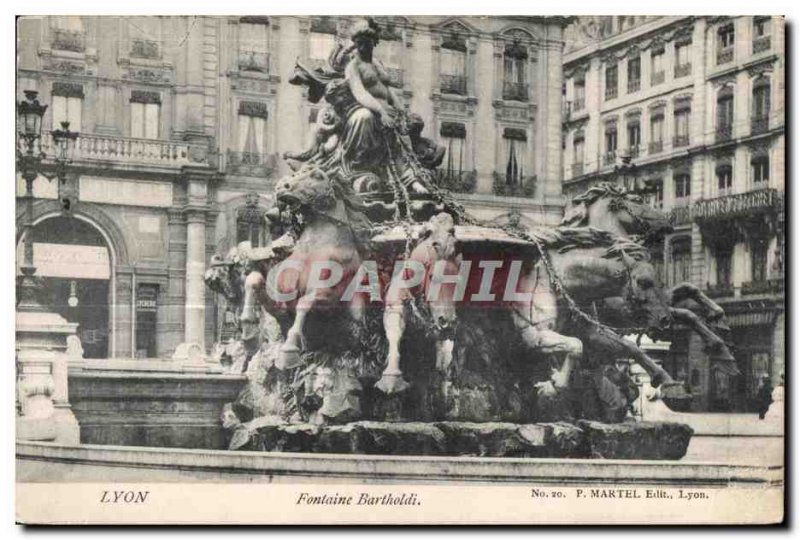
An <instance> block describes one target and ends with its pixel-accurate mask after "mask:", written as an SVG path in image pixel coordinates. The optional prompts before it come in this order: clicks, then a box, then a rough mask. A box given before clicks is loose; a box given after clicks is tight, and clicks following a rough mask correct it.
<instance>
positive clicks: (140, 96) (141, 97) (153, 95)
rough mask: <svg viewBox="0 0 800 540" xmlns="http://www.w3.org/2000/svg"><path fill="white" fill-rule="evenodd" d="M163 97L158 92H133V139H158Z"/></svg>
mask: <svg viewBox="0 0 800 540" xmlns="http://www.w3.org/2000/svg"><path fill="white" fill-rule="evenodd" d="M160 116H161V96H160V94H159V93H158V92H146V91H139V90H133V91H132V92H131V137H134V138H136V139H158V137H159V122H160Z"/></svg>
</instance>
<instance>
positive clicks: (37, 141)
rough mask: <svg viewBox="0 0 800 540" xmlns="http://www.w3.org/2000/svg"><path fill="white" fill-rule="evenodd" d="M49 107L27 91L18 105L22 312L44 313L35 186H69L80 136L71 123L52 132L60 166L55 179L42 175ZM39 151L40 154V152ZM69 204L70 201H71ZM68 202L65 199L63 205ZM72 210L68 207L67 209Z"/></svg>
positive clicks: (62, 125)
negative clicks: (36, 254)
mask: <svg viewBox="0 0 800 540" xmlns="http://www.w3.org/2000/svg"><path fill="white" fill-rule="evenodd" d="M46 110H47V105H42V104H41V103H39V98H38V92H36V91H34V90H26V91H25V100H24V101H19V102H17V115H18V117H19V123H18V128H19V132H18V133H19V137H20V141H21V144H19V146H18V147H17V170H18V171H19V172H20V174H21V176H22V178H23V179H24V180H25V225H24V227H23V232H22V242H23V246H24V250H25V254H24V258H23V262H22V265H21V266H20V272H21V273H22V278H21V279H20V281H19V283H18V290H17V302H18V306H19V310H20V311H44V308H43V307H42V305H41V304H40V303H39V301H38V299H37V297H36V291H37V288H38V286H37V282H36V279H35V278H34V274H35V273H36V267H35V266H34V265H33V238H32V233H33V182H34V181H35V180H36V178H37V177H38V176H39V175H40V174H42V175H43V176H45V177H46V178H47V179H48V180H52V179H53V176H57V177H58V178H59V180H60V181H61V183H62V184H63V183H64V182H66V178H67V165H69V163H70V162H71V159H72V152H73V151H74V148H75V141H76V139H77V138H78V133H77V132H73V131H70V130H69V123H68V122H62V123H61V129H56V130H53V131H52V132H51V135H52V136H53V140H54V142H55V151H56V152H55V156H54V160H55V163H56V173H55V175H47V174H44V173H43V171H42V160H43V159H44V158H45V157H46V156H45V155H44V152H42V151H41V148H42V144H41V138H42V117H44V113H45V111H46ZM37 150H38V151H37ZM67 201H68V200H67ZM63 204H64V200H63V199H62V205H63ZM66 209H68V206H67V208H66Z"/></svg>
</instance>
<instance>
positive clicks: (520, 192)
mask: <svg viewBox="0 0 800 540" xmlns="http://www.w3.org/2000/svg"><path fill="white" fill-rule="evenodd" d="M493 176H494V182H493V184H492V193H494V194H495V195H501V196H506V197H533V195H534V194H535V193H536V176H523V177H522V178H520V179H519V181H518V182H516V183H509V181H508V178H506V174H505V173H498V172H495V173H494V174H493Z"/></svg>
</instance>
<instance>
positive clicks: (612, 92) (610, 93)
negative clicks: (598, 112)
mask: <svg viewBox="0 0 800 540" xmlns="http://www.w3.org/2000/svg"><path fill="white" fill-rule="evenodd" d="M616 97H617V87H616V86H612V87H610V88H606V101H608V100H609V99H614V98H616Z"/></svg>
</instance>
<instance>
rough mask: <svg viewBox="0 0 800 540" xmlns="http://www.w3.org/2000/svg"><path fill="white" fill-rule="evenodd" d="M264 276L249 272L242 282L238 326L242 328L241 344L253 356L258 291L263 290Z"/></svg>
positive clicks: (256, 345)
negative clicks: (242, 299) (241, 300)
mask: <svg viewBox="0 0 800 540" xmlns="http://www.w3.org/2000/svg"><path fill="white" fill-rule="evenodd" d="M264 284H265V281H264V276H263V275H262V274H261V273H260V272H255V271H254V272H250V273H249V274H248V275H247V278H246V279H245V282H244V301H243V302H242V314H241V316H240V317H239V324H240V325H241V328H242V342H244V344H245V347H246V348H247V351H248V353H249V354H253V353H254V352H255V351H256V349H257V348H258V346H259V345H260V344H259V343H258V336H259V326H258V310H257V309H256V306H257V304H258V297H259V291H261V290H263V288H264Z"/></svg>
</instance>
